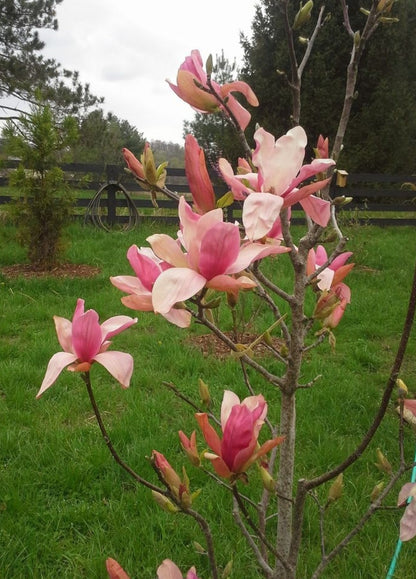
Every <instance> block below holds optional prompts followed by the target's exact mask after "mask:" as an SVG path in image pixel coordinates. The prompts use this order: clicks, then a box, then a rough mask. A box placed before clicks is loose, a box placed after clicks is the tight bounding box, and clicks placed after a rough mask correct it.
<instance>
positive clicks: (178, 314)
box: [162, 308, 192, 328]
mask: <svg viewBox="0 0 416 579" xmlns="http://www.w3.org/2000/svg"><path fill="white" fill-rule="evenodd" d="M162 315H163V317H164V318H166V319H167V320H168V322H171V323H172V324H175V326H178V328H188V327H189V326H190V325H191V318H192V316H191V313H190V312H187V311H186V310H181V309H179V308H178V309H176V308H172V309H171V310H169V311H168V312H167V313H166V314H162Z"/></svg>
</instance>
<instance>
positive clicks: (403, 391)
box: [396, 378, 408, 398]
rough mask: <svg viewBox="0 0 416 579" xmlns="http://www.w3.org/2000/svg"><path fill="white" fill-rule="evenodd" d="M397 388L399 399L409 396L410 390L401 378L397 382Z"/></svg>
mask: <svg viewBox="0 0 416 579" xmlns="http://www.w3.org/2000/svg"><path fill="white" fill-rule="evenodd" d="M396 386H397V388H398V390H399V398H404V397H405V396H407V394H408V389H407V386H406V384H405V383H404V382H403V380H401V379H400V378H397V380H396Z"/></svg>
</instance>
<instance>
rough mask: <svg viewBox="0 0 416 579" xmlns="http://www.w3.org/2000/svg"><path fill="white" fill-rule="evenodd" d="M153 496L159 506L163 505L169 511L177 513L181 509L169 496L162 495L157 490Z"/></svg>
mask: <svg viewBox="0 0 416 579" xmlns="http://www.w3.org/2000/svg"><path fill="white" fill-rule="evenodd" d="M152 496H153V499H154V500H155V502H156V503H157V504H158V505H159V507H161V508H162V509H163V510H164V511H166V512H167V513H171V514H175V513H177V512H178V511H179V509H178V507H177V506H176V505H174V504H173V503H172V501H170V500H169V499H168V497H165V495H162V494H161V493H158V492H157V491H152Z"/></svg>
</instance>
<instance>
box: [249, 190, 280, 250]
mask: <svg viewBox="0 0 416 579" xmlns="http://www.w3.org/2000/svg"><path fill="white" fill-rule="evenodd" d="M282 206H283V199H282V198H281V197H278V196H277V195H272V194H271V193H251V194H250V195H249V196H248V197H247V199H246V200H245V201H244V205H243V225H244V228H245V231H246V234H247V237H248V239H250V240H251V241H255V240H257V239H262V237H264V236H265V235H267V233H269V231H270V230H271V229H272V227H273V225H274V223H275V221H276V219H277V218H278V217H279V214H280V210H281V208H282Z"/></svg>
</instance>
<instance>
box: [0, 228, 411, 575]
mask: <svg viewBox="0 0 416 579" xmlns="http://www.w3.org/2000/svg"><path fill="white" fill-rule="evenodd" d="M159 230H160V228H159V227H158V226H157V225H155V224H151V223H149V224H146V225H143V226H142V227H140V228H139V229H138V230H136V231H133V232H129V233H122V232H113V233H105V232H102V231H99V230H96V229H94V228H92V227H82V226H81V225H79V224H73V225H72V226H71V227H70V229H69V241H70V245H69V247H68V251H67V258H68V260H70V261H72V262H75V263H84V264H89V265H93V266H97V267H99V268H100V270H101V272H100V273H99V274H98V275H96V276H94V277H91V278H86V279H72V278H62V279H55V278H53V277H45V278H41V279H26V278H24V277H21V278H18V279H8V278H7V277H5V276H4V275H1V276H0V300H1V302H0V303H1V310H0V578H2V579H3V578H4V579H9V578H11V579H14V578H16V579H31V578H36V579H40V578H42V579H43V578H45V579H55V578H60V579H61V578H74V579H75V578H88V579H104V578H105V577H106V572H105V566H104V562H105V559H106V558H107V557H113V558H116V559H117V560H118V561H119V562H120V563H121V564H122V565H123V566H124V568H125V569H126V570H127V571H128V572H129V573H130V575H131V577H132V579H152V578H154V577H155V571H156V568H157V566H158V564H159V563H160V562H161V561H162V560H163V559H164V558H166V557H169V558H171V559H173V560H174V561H176V562H177V564H178V565H180V566H181V568H182V569H183V571H185V570H186V569H188V568H189V567H190V566H191V565H192V564H195V565H196V567H197V570H198V571H199V573H198V575H199V576H200V577H201V578H203V579H208V577H209V567H208V562H207V559H206V556H204V555H201V554H198V553H197V552H196V551H195V548H194V546H193V541H197V542H199V543H202V544H203V537H202V536H201V533H200V531H199V529H198V528H197V527H196V525H195V523H194V522H193V521H192V520H189V519H187V518H185V517H184V516H181V515H169V514H167V513H165V512H163V511H161V509H160V508H159V507H157V506H156V505H155V504H154V502H153V500H152V497H151V495H150V492H149V491H148V490H146V489H144V488H141V487H139V486H137V485H136V484H135V483H134V482H133V480H130V479H129V478H128V476H127V474H126V473H125V472H124V471H122V470H121V469H120V468H119V467H118V465H117V464H116V463H115V462H114V461H113V459H112V458H111V456H110V454H109V452H108V450H107V448H106V446H105V444H104V442H103V440H102V438H101V437H100V433H99V429H98V427H97V425H96V422H95V419H94V416H93V413H92V410H91V408H90V405H89V402H88V397H87V392H86V389H85V385H84V384H83V382H82V380H81V379H80V378H79V376H78V375H76V374H74V373H70V372H63V373H62V375H61V376H60V378H59V379H58V381H57V383H56V384H55V385H54V386H53V387H52V388H51V389H50V390H49V391H48V392H47V393H45V395H44V396H43V397H42V398H41V399H40V400H35V395H36V393H37V391H38V389H39V386H40V384H41V382H42V378H43V375H44V372H45V369H46V366H47V363H48V360H49V358H50V357H51V356H52V354H54V353H55V352H57V351H58V350H59V349H60V348H59V345H58V342H57V339H56V335H55V330H54V325H53V320H52V316H53V315H60V316H63V317H67V318H70V317H71V316H72V313H73V310H74V307H75V303H76V299H77V298H78V297H82V298H83V299H85V301H86V307H87V308H93V309H95V310H97V312H98V313H99V314H100V318H101V319H102V320H105V319H107V318H108V317H110V316H113V315H117V314H121V313H123V314H127V315H132V312H130V311H129V310H127V309H126V308H125V307H124V306H123V305H122V304H121V303H120V292H119V291H118V290H116V289H115V288H114V287H113V286H112V285H111V284H110V282H109V281H108V278H109V276H110V275H121V274H129V273H130V268H129V264H128V262H127V260H126V257H125V254H126V250H127V248H128V247H129V246H130V245H131V244H132V243H136V244H138V245H143V244H144V243H145V238H146V237H147V236H148V235H150V234H152V233H155V232H157V231H159ZM164 231H165V232H171V233H173V232H174V229H170V230H167V229H166V227H165V228H164ZM297 231H299V232H300V231H301V230H300V229H298V230H297ZM15 234H16V232H15V230H14V228H13V227H12V226H11V225H7V224H3V225H1V226H0V267H4V266H7V265H12V264H15V263H21V262H23V261H24V259H25V257H24V252H23V250H22V248H20V247H19V246H18V245H17V243H16V241H15ZM346 234H347V235H348V236H349V238H350V243H349V245H348V249H349V250H351V251H354V258H353V261H355V263H356V267H355V269H354V270H353V272H352V273H351V274H350V275H349V277H348V284H349V285H350V286H351V288H352V303H351V305H350V306H349V308H348V310H347V312H346V314H345V316H344V319H343V320H342V322H341V324H340V326H339V327H338V328H337V329H336V330H335V334H336V338H337V345H336V350H335V352H334V353H333V352H331V348H330V347H329V345H328V344H327V343H324V344H323V345H322V346H321V347H320V348H319V349H316V350H313V351H312V352H310V353H309V354H308V356H307V357H306V360H305V365H304V370H303V373H304V379H305V380H304V381H305V382H307V381H308V380H310V379H312V378H313V377H314V376H316V375H317V374H322V378H321V379H320V380H319V381H318V382H317V383H316V384H315V385H314V386H313V388H310V389H308V390H303V391H300V392H299V396H298V445H297V452H298V457H297V476H298V477H299V478H300V477H304V476H306V477H309V476H311V475H316V474H319V473H321V472H323V471H324V470H326V469H327V468H328V467H330V466H334V465H335V464H337V462H339V461H340V460H342V459H343V458H344V457H345V456H347V454H349V453H350V452H351V451H352V450H353V449H354V446H355V445H356V444H357V442H358V441H359V440H360V439H361V437H362V435H363V433H364V432H365V431H366V429H367V428H368V426H369V425H370V423H371V421H372V417H373V415H374V413H375V412H376V409H377V406H378V403H379V400H380V396H381V393H382V390H383V387H384V385H385V383H386V380H387V377H388V373H389V370H390V366H391V363H392V361H393V358H394V355H395V349H396V347H397V344H398V340H399V338H400V333H401V328H402V325H403V320H404V316H405V312H406V308H407V301H408V294H409V290H410V284H411V279H412V272H413V266H414V261H415V258H416V236H415V231H414V228H410V227H396V228H393V227H392V228H383V229H381V228H376V227H370V226H364V227H358V226H355V227H350V228H346ZM286 260H287V258H286V257H285V256H283V257H280V258H278V259H273V260H272V261H271V262H270V264H269V266H268V267H269V269H270V272H274V271H275V272H276V281H277V282H278V283H281V284H282V285H283V286H284V287H286V288H289V287H290V277H289V276H290V273H289V268H288V267H287V264H286ZM133 315H134V314H133ZM260 320H262V321H264V323H266V322H267V319H264V320H263V317H262V315H260ZM251 330H253V328H251ZM202 332H203V329H202V328H199V327H198V326H193V327H192V328H191V329H190V330H180V329H178V328H176V327H174V326H172V325H170V324H169V323H168V322H166V321H165V320H164V319H163V318H161V317H160V316H154V315H153V314H151V313H149V314H147V313H138V323H137V324H136V325H135V326H133V327H132V328H130V329H129V330H128V331H126V332H125V333H123V334H120V335H119V336H116V337H115V338H114V343H113V349H117V350H122V351H128V352H130V353H131V354H132V355H133V357H134V360H135V371H134V374H133V379H132V383H131V387H130V388H129V389H128V390H126V391H123V390H122V389H121V388H120V387H119V386H118V385H117V384H116V383H115V381H114V380H113V379H112V378H111V376H110V375H109V374H107V373H106V372H105V370H104V369H103V368H101V367H100V366H98V365H94V367H93V368H92V372H91V374H92V381H93V387H94V391H95V393H96V397H97V400H98V403H99V406H100V408H101V410H102V413H103V418H104V421H105V423H106V426H107V428H108V430H109V432H110V434H111V437H112V439H113V443H114V445H115V447H116V448H117V449H118V451H119V453H120V455H121V456H122V457H123V458H124V459H125V460H126V461H127V462H128V463H130V464H131V466H132V467H133V468H134V469H135V470H136V471H138V472H140V473H141V474H143V476H145V477H147V478H149V480H152V481H153V482H155V483H157V480H156V476H155V474H154V472H153V470H152V468H151V467H150V465H149V462H148V460H147V459H146V457H148V456H150V454H151V452H152V450H153V449H157V450H159V451H160V452H163V453H164V454H165V455H166V457H167V458H168V459H169V461H170V462H171V464H172V465H173V466H174V467H176V468H177V469H179V470H180V469H181V468H182V465H187V462H186V458H185V456H184V454H183V452H182V451H181V449H180V445H179V441H178V438H177V431H178V430H180V429H182V430H184V431H185V432H187V433H188V434H190V432H191V431H192V430H193V429H194V428H195V427H196V423H195V420H194V418H193V411H192V409H191V408H189V407H188V406H186V405H185V404H184V403H183V402H182V401H181V400H179V399H178V398H176V397H175V396H174V395H173V394H172V392H170V391H169V390H167V389H166V388H165V387H164V386H163V385H162V383H163V382H164V381H172V382H174V383H175V385H176V386H177V387H178V388H179V389H180V390H181V391H183V392H184V393H185V395H186V396H188V397H190V398H192V399H193V400H194V401H195V402H196V403H197V404H198V378H203V379H204V380H205V382H207V383H208V384H209V386H210V388H211V393H212V397H213V400H214V410H215V411H218V409H219V406H220V403H221V399H222V391H223V389H224V388H228V389H231V390H234V391H235V392H236V393H237V394H239V395H240V396H242V397H243V396H245V390H244V384H243V381H242V379H241V375H240V372H239V364H238V361H236V360H235V359H234V358H231V357H227V358H225V359H222V358H221V359H220V358H218V357H216V356H207V357H204V356H203V355H202V353H201V351H200V350H199V349H198V347H197V345H196V340H195V339H193V338H194V337H195V336H197V335H199V334H201V333H202ZM415 342H416V332H415V331H413V334H412V338H411V341H410V346H409V349H408V352H407V356H406V360H405V364H404V367H403V371H402V374H401V377H402V379H403V380H404V381H405V382H406V383H407V384H408V386H409V389H410V396H411V397H414V398H416V344H415ZM251 378H252V381H253V384H254V386H255V388H256V390H257V391H258V392H262V393H263V394H264V395H265V397H266V399H267V400H268V401H269V413H270V416H271V418H272V419H273V418H276V417H277V416H278V412H279V396H278V394H277V393H276V392H274V391H270V389H269V387H268V385H267V384H266V383H265V382H263V381H262V379H260V378H258V377H257V376H256V375H254V374H251ZM199 440H200V441H201V440H202V437H201V436H200V437H199ZM200 444H201V448H202V443H201V442H200ZM415 444H416V439H415V435H414V434H413V432H412V431H411V430H410V429H406V432H405V451H406V456H407V458H408V460H409V462H411V461H412V459H413V453H414V446H415ZM378 447H379V448H381V449H382V451H383V452H384V454H385V455H386V456H387V457H388V459H389V460H390V462H391V463H392V465H393V467H394V466H397V465H398V419H397V415H396V412H395V401H394V400H393V401H392V403H391V406H390V408H389V411H388V413H387V416H386V418H385V420H384V422H383V424H382V427H381V428H380V430H379V432H378V433H377V435H376V437H375V440H374V441H373V443H372V444H371V447H370V448H369V449H368V451H366V452H365V453H364V455H363V457H362V459H361V461H359V463H358V464H355V465H354V466H353V467H351V468H350V469H349V470H348V471H347V473H345V490H344V495H343V497H342V499H340V500H339V501H338V502H336V503H335V504H334V505H333V506H332V508H331V509H330V510H329V512H328V517H327V522H326V525H327V530H326V537H327V542H328V546H329V547H330V546H331V545H334V544H335V542H336V541H337V539H339V538H342V537H343V536H344V535H345V533H346V532H348V530H349V529H350V528H351V526H353V525H354V524H355V522H356V521H357V520H358V519H359V517H360V516H361V514H362V513H363V512H364V511H365V510H366V508H367V507H368V505H369V503H370V498H369V497H370V494H371V491H372V489H373V487H374V485H375V484H377V483H378V482H379V481H381V480H382V479H383V475H382V474H381V473H380V472H379V471H378V470H377V469H376V467H375V466H374V463H375V461H376V449H377V448H378ZM186 468H187V472H188V475H189V477H190V479H191V485H192V488H193V489H197V488H201V489H202V492H201V495H200V497H199V498H198V500H197V502H196V503H195V507H196V508H197V509H198V510H200V512H201V513H202V514H203V515H204V516H205V517H206V518H207V520H209V521H210V522H211V524H212V528H213V532H214V534H215V546H216V549H217V557H218V561H219V563H220V565H222V566H225V564H226V563H227V562H228V561H229V560H230V558H232V559H233V569H234V571H233V575H232V577H234V579H243V578H246V579H257V578H258V577H260V574H259V572H258V571H257V570H256V567H255V565H254V563H253V561H252V559H251V555H250V552H249V550H248V547H247V545H246V544H245V541H244V539H243V538H240V537H239V535H238V533H237V532H236V530H235V527H234V524H233V521H232V517H231V515H230V514H229V513H230V505H231V497H230V496H229V494H228V493H227V492H224V491H223V489H219V488H218V487H217V486H216V485H215V484H214V483H213V481H211V480H209V479H208V478H207V477H206V476H205V475H204V473H203V472H201V471H199V470H197V469H195V468H193V467H191V466H190V465H189V466H188V465H187V466H186ZM409 477H410V474H409ZM402 482H405V480H403V481H402ZM258 485H259V479H258V474H257V473H256V470H255V469H253V471H252V472H250V482H249V488H248V489H247V493H248V492H250V491H251V490H253V491H255V490H256V487H257V486H258ZM399 486H401V485H398V488H399ZM327 491H328V487H325V488H323V489H321V490H320V491H319V493H320V496H321V497H325V494H326V493H327ZM396 498H397V493H394V494H392V496H391V497H390V499H389V501H388V502H386V505H394V504H395V502H396ZM400 516H401V513H400V512H398V511H396V510H393V509H382V510H380V511H379V512H378V513H377V515H376V516H375V517H374V518H373V519H372V521H371V522H370V523H369V524H368V525H367V526H366V527H365V528H364V530H363V531H362V533H361V534H360V535H359V536H358V537H357V538H356V539H354V541H353V542H352V543H351V545H350V546H349V547H348V548H347V549H346V550H345V551H344V552H343V553H342V554H341V555H340V557H339V558H338V559H337V560H336V561H335V562H334V563H333V564H332V565H330V566H329V567H328V569H327V571H326V572H325V573H324V575H323V577H325V578H326V579H375V578H382V577H385V575H386V572H387V568H388V565H389V563H390V559H391V556H392V554H393V551H394V548H395V544H396V540H397V536H398V524H399V519H400ZM304 531H305V540H304V546H303V550H302V554H301V562H300V571H299V577H302V578H307V577H309V576H310V575H311V573H312V572H313V570H314V568H315V567H316V565H317V563H318V561H319V556H320V541H319V520H318V514H317V510H316V505H315V503H314V502H313V501H312V500H311V501H310V502H309V503H308V507H307V516H306V520H305V528H304ZM415 556H416V541H413V542H409V543H407V544H405V545H404V547H403V549H402V553H401V555H400V558H399V563H398V567H397V571H396V574H395V578H396V579H409V578H410V577H413V576H414V560H415Z"/></svg>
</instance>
